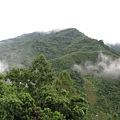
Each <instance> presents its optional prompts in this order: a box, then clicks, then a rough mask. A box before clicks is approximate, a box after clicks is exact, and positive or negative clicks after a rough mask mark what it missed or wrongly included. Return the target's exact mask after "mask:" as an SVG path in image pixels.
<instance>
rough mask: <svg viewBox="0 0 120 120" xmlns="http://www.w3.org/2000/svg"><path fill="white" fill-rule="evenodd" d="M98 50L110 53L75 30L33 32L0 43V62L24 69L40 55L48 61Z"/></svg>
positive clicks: (104, 47)
mask: <svg viewBox="0 0 120 120" xmlns="http://www.w3.org/2000/svg"><path fill="white" fill-rule="evenodd" d="M99 50H102V51H111V52H112V50H111V49H110V48H109V47H108V46H106V45H104V43H103V42H102V41H97V40H94V39H91V38H89V37H87V36H86V35H84V34H83V33H81V32H79V31H78V30H77V29H74V28H70V29H66V30H62V31H58V32H50V33H49V34H46V33H37V32H34V33H31V34H24V35H22V36H19V37H16V38H14V39H9V40H5V41H0V60H6V61H7V62H8V64H9V66H10V68H12V67H24V66H29V64H30V62H31V61H32V60H33V59H34V58H35V57H36V56H38V55H39V54H41V53H43V54H45V55H46V56H47V58H48V59H55V58H59V57H62V56H63V55H69V54H71V53H73V52H78V51H79V52H88V51H89V52H91V51H99ZM73 54H74V53H73ZM114 54H116V53H114Z"/></svg>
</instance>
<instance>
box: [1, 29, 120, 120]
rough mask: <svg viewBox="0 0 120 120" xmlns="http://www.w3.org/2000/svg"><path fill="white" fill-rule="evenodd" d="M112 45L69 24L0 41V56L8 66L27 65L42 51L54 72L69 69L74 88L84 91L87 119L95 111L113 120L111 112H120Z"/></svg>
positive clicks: (118, 62) (117, 69)
mask: <svg viewBox="0 0 120 120" xmlns="http://www.w3.org/2000/svg"><path fill="white" fill-rule="evenodd" d="M112 48H113V49H114V47H113V46H112V45H105V44H104V42H103V41H102V40H96V39H91V38H89V37H88V36H86V35H85V34H83V33H81V32H80V31H78V30H77V29H74V28H70V29H66V30H61V31H52V32H49V33H39V32H34V33H30V34H23V35H21V36H18V37H16V38H12V39H8V40H3V41H0V60H1V61H6V62H7V63H8V65H9V67H10V69H11V68H13V67H14V68H18V67H28V66H29V65H30V64H31V62H32V60H33V59H34V58H36V57H37V56H38V55H40V54H41V53H43V54H45V56H46V57H47V58H48V60H49V61H50V62H51V63H52V67H53V68H54V70H55V72H56V74H59V72H60V71H62V70H68V72H69V74H70V76H71V77H72V79H74V80H75V87H76V88H77V92H78V93H82V92H85V93H86V98H87V100H88V101H89V105H90V108H89V111H90V113H89V114H88V119H86V120H89V118H91V119H93V117H96V115H98V116H100V118H99V119H103V118H104V119H105V120H108V119H109V120H112V118H110V117H111V116H115V117H116V116H117V115H119V116H120V111H119V109H120V108H119V106H120V102H119V101H120V97H119V95H120V89H119V85H120V75H119V73H120V66H119V65H120V59H119V58H120V53H119V52H117V51H116V50H117V49H115V50H113V49H112ZM115 48H116V47H115ZM118 51H119V50H118ZM101 116H102V118H101ZM115 117H114V118H113V119H115V120H117V119H116V118H117V117H116V118H115Z"/></svg>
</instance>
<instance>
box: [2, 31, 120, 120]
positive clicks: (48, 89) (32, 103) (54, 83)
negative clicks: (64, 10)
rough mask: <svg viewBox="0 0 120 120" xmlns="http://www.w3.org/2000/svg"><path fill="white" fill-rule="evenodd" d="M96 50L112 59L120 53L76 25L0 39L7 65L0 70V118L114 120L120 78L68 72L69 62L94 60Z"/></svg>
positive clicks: (82, 62) (69, 69) (117, 105)
mask: <svg viewBox="0 0 120 120" xmlns="http://www.w3.org/2000/svg"><path fill="white" fill-rule="evenodd" d="M100 51H102V52H103V53H105V54H106V55H111V56H112V57H113V58H119V56H120V54H119V53H118V52H116V51H114V50H112V49H111V48H110V47H108V46H106V45H105V44H104V42H103V41H102V40H100V41H97V40H95V39H91V38H89V37H87V36H86V35H84V34H83V33H81V32H79V31H78V30H76V29H66V30H62V31H59V32H51V33H50V34H44V33H32V34H26V35H22V36H19V37H17V38H15V39H11V40H6V41H1V42H0V58H1V60H4V59H5V58H7V60H8V63H9V66H10V71H9V72H8V73H7V74H6V75H3V74H0V80H1V81H0V109H1V110H0V118H1V120H5V119H11V120H12V119H21V120H22V119H23V120H27V119H36V120H37V119H38V120H39V119H40V120H42V119H48V120H49V119H50V120H54V119H55V120H57V119H59V120H62V119H63V120H64V119H69V120H72V119H75V120H79V119H80V120H81V119H86V120H89V119H100V120H101V119H103V120H104V119H106V120H112V119H113V120H114V119H115V120H117V119H119V117H120V111H119V106H120V103H119V101H120V97H119V94H120V93H119V85H120V82H119V79H118V80H106V79H101V78H99V77H95V76H94V75H87V76H83V75H82V73H80V74H79V73H76V72H75V71H72V67H73V65H74V64H84V63H85V62H86V61H91V62H93V63H95V62H96V61H97V57H98V54H99V53H100ZM41 53H43V54H45V55H43V54H41ZM38 55H40V56H38ZM45 56H47V58H48V59H49V60H50V62H51V63H52V67H53V68H54V69H55V72H56V74H57V75H58V76H57V77H55V75H54V72H53V70H52V68H51V64H50V62H49V61H48V60H47V59H46V57H45ZM35 57H36V58H35ZM34 58H35V59H34ZM33 59H34V60H33ZM31 61H33V62H32V63H31ZM30 63H31V64H30ZM28 66H30V67H28ZM14 67H15V68H14ZM25 67H26V68H25ZM11 68H13V69H11ZM66 70H67V71H68V72H67V71H66ZM61 71H62V72H61ZM59 73H60V74H59ZM4 79H5V80H6V82H5V81H4ZM9 81H10V82H9ZM83 92H86V93H83ZM81 93H82V94H81ZM86 99H87V100H88V102H87V101H86ZM88 104H89V105H90V107H89V108H88ZM8 108H10V109H8Z"/></svg>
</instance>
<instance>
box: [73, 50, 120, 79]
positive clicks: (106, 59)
mask: <svg viewBox="0 0 120 120" xmlns="http://www.w3.org/2000/svg"><path fill="white" fill-rule="evenodd" d="M73 70H74V71H78V72H81V73H83V74H90V73H91V74H94V75H96V76H99V77H110V78H115V79H117V78H118V77H120V58H119V59H113V58H112V57H110V56H107V55H105V54H103V53H102V52H101V53H100V54H99V55H98V60H97V62H96V63H92V62H91V61H87V62H85V63H84V65H76V64H75V65H74V67H73Z"/></svg>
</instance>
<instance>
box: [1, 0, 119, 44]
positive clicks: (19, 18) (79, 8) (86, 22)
mask: <svg viewBox="0 0 120 120" xmlns="http://www.w3.org/2000/svg"><path fill="white" fill-rule="evenodd" d="M64 28H76V29H78V30H79V31H81V32H83V33H84V34H86V35H87V36H89V37H91V38H96V39H98V40H101V39H102V40H103V41H104V42H105V43H120V0H0V40H3V39H8V38H12V37H16V36H19V35H21V34H24V33H30V32H35V31H50V30H53V29H64Z"/></svg>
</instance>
